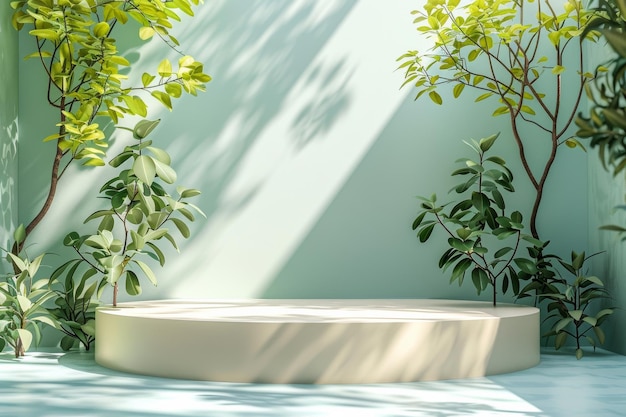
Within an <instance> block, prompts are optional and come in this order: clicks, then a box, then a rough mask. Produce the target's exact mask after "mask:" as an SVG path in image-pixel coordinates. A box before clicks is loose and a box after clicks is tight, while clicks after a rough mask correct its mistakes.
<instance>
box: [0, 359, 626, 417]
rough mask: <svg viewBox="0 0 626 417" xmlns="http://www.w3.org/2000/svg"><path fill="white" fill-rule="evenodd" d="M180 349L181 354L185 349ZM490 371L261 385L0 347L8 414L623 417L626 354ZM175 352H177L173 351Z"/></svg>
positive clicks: (3, 407) (3, 408) (1, 389)
mask: <svg viewBox="0 0 626 417" xmlns="http://www.w3.org/2000/svg"><path fill="white" fill-rule="evenodd" d="M181 354H184V352H182V353H181ZM541 359H542V360H541V364H540V365H539V366H537V367H535V368H532V369H529V370H525V371H521V372H516V373H513V374H507V375H498V376H492V377H488V378H477V379H466V380H455V381H438V382H421V383H405V384H379V385H258V384H232V383H217V382H198V381H182V380H169V379H162V378H153V377H144V376H138V375H129V374H123V373H120V372H115V371H111V370H108V369H106V368H102V367H100V366H98V365H97V364H95V362H94V360H93V355H92V354H91V353H85V352H73V353H68V354H63V353H59V352H53V351H47V352H33V353H29V354H28V356H27V357H26V358H23V359H20V360H16V359H14V358H13V357H12V355H11V354H10V353H8V352H5V353H2V354H0V416H3V417H4V416H6V417H31V416H33V417H34V416H37V417H74V416H80V417H169V416H172V417H175V416H189V417H196V416H197V417H200V416H201V417H239V416H241V417H261V416H272V417H286V416H298V417H309V416H324V417H326V416H341V417H350V416H355V417H357V416H358V417H383V416H384V417H409V416H411V417H413V416H428V417H448V416H515V417H521V416H536V417H539V416H551V417H556V416H563V417H586V416H590V417H604V416H626V356H620V355H615V354H612V353H608V352H604V351H599V352H596V353H593V352H588V353H586V356H585V357H584V358H583V359H582V360H580V361H577V360H576V359H575V358H574V357H573V356H572V355H571V352H570V354H565V353H555V352H553V351H545V352H543V353H542V357H541ZM174 360H175V359H174Z"/></svg>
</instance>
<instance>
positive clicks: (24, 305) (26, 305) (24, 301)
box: [15, 294, 33, 313]
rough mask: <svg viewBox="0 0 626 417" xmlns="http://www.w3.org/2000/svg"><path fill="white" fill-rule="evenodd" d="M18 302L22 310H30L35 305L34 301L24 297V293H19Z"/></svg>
mask: <svg viewBox="0 0 626 417" xmlns="http://www.w3.org/2000/svg"><path fill="white" fill-rule="evenodd" d="M15 298H16V299H17V302H18V304H19V306H20V310H22V312H24V313H25V312H27V311H28V310H30V308H31V307H32V306H33V303H32V301H30V300H29V299H28V298H26V297H24V296H23V295H20V294H18V295H17V296H16V297H15Z"/></svg>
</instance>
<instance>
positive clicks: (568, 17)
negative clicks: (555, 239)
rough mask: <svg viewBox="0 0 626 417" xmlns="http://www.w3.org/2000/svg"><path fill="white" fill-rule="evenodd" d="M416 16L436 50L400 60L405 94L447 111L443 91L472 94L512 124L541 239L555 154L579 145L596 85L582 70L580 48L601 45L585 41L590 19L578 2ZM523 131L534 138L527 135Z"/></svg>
mask: <svg viewBox="0 0 626 417" xmlns="http://www.w3.org/2000/svg"><path fill="white" fill-rule="evenodd" d="M553 3H554V4H553ZM412 14H414V15H415V20H414V23H415V25H416V29H417V32H418V33H419V34H420V36H423V37H425V38H427V39H429V41H430V45H431V46H430V48H429V49H428V50H426V51H416V50H413V51H408V52H406V53H405V54H403V55H402V56H400V57H399V58H398V61H399V62H400V65H399V68H400V69H402V70H403V71H404V72H405V81H404V83H403V86H412V87H413V88H415V89H417V94H416V99H419V98H420V97H426V96H427V97H429V98H430V99H431V100H432V101H433V102H434V103H436V104H442V103H443V97H442V96H441V94H439V91H440V89H441V88H442V87H449V88H450V89H451V90H452V94H453V96H454V97H455V98H458V97H460V96H461V95H462V94H465V92H466V91H468V90H473V91H475V92H476V94H477V97H476V99H475V101H477V102H478V101H483V100H488V99H490V100H492V101H493V102H494V110H493V113H492V115H493V116H504V117H508V118H509V121H510V126H511V134H512V137H513V141H514V143H515V145H516V147H517V150H518V154H519V158H520V162H521V164H522V166H523V168H524V172H525V174H526V176H527V178H528V180H529V181H530V183H531V184H532V186H533V188H534V190H535V194H534V196H533V198H532V200H533V202H532V207H531V210H530V218H529V227H530V232H531V234H532V236H533V237H535V238H536V239H540V233H539V230H537V216H538V213H539V208H540V205H541V201H542V198H543V192H544V188H545V184H546V182H547V181H548V178H549V176H550V172H551V170H552V167H553V165H554V161H555V159H556V155H557V152H558V151H559V150H560V149H562V148H563V145H565V146H569V147H576V146H579V145H580V143H579V142H578V141H577V140H576V139H575V138H573V137H572V136H571V135H569V134H568V129H569V127H570V126H571V125H572V123H573V120H574V117H575V115H576V112H577V111H578V107H579V104H580V101H581V98H582V95H583V91H584V86H585V85H586V84H587V83H588V82H589V80H591V79H592V78H593V77H594V75H593V74H592V73H590V72H588V71H587V70H586V69H585V67H584V64H585V50H584V48H583V45H582V42H583V40H585V39H591V40H595V39H596V37H597V34H596V33H595V32H593V31H590V32H585V33H583V31H584V29H585V27H586V25H587V23H588V22H589V20H590V18H591V13H590V12H589V11H588V10H586V9H585V8H584V7H583V5H582V2H581V1H578V0H567V1H565V2H558V4H557V2H553V1H541V2H540V1H536V2H530V1H527V0H521V1H518V0H503V1H494V0H487V1H484V0H475V1H470V2H467V3H466V2H464V3H461V2H460V1H459V0H444V1H441V0H428V1H427V2H426V4H425V5H424V6H423V8H421V9H419V10H414V11H413V12H412ZM568 60H569V61H571V62H572V64H571V65H572V66H573V67H568V64H567V62H568ZM565 85H567V88H568V90H570V91H573V92H574V95H573V97H574V100H573V101H571V102H570V101H565V100H564V99H563V95H562V93H563V88H564V86H565ZM522 127H524V128H534V129H535V130H536V131H535V132H533V133H531V134H526V135H525V134H524V131H523V129H522ZM538 140H540V141H543V142H544V143H548V144H549V148H548V149H549V150H548V151H547V152H544V158H543V161H542V162H541V163H540V164H539V165H535V166H532V165H531V164H530V163H529V158H528V155H529V154H530V153H532V152H534V151H535V150H536V148H537V146H535V145H534V142H535V141H538Z"/></svg>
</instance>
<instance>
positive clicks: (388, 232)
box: [20, 0, 587, 299]
mask: <svg viewBox="0 0 626 417" xmlns="http://www.w3.org/2000/svg"><path fill="white" fill-rule="evenodd" d="M415 6H416V5H415V4H408V3H407V2H405V1H401V0H394V1H385V2H382V1H379V0H361V1H333V2H327V1H321V0H300V1H291V0H272V1H267V0H257V1H250V0H221V1H211V2H205V4H204V5H203V6H201V7H199V8H198V9H197V18H196V19H195V20H190V19H185V21H184V22H183V24H182V25H181V26H179V27H177V28H175V29H174V33H175V35H176V36H177V38H178V39H179V40H180V41H181V44H182V45H183V48H184V51H185V53H189V54H191V55H194V57H195V58H197V59H199V60H201V61H203V62H204V63H205V70H206V72H208V73H210V74H211V75H212V76H213V77H214V80H213V81H212V82H211V83H210V84H209V86H208V91H207V92H206V93H203V94H201V95H200V96H198V97H195V98H194V97H186V98H184V99H182V100H181V101H178V102H176V103H175V104H174V111H173V112H172V113H171V114H170V113H169V112H167V111H165V110H162V109H161V108H160V107H158V105H154V106H153V107H152V109H151V113H150V115H149V117H151V118H156V117H161V118H162V119H163V121H162V122H161V125H160V126H159V128H158V130H157V131H155V134H154V139H155V140H156V141H157V144H158V145H157V146H161V147H164V148H166V149H167V150H168V152H170V154H171V155H172V157H173V159H174V161H175V162H174V164H175V166H176V167H177V170H178V173H179V179H180V183H181V184H184V185H187V186H190V187H196V188H200V189H201V190H202V191H203V195H202V196H201V198H200V199H199V200H198V201H197V203H198V205H199V206H200V207H201V208H202V209H203V210H204V211H205V212H206V213H207V216H208V219H207V220H203V221H200V222H198V223H197V224H195V225H194V228H193V230H192V237H191V239H190V240H189V241H187V242H185V243H184V244H183V245H182V246H183V247H182V250H181V252H182V253H181V254H180V255H179V254H176V253H173V252H172V253H168V261H167V264H166V266H165V268H164V269H163V270H162V271H161V272H159V280H160V284H159V286H158V287H157V288H152V287H149V286H146V287H145V290H144V291H145V292H144V294H143V295H142V298H147V299H149V298H173V297H176V298H196V297H200V298H203V297H204V298H209V297H243V298H246V297H305V298H313V297H332V298H337V297H347V298H355V297H366V298H376V297H424V298H430V297H442V298H475V290H474V289H473V287H472V286H471V284H470V283H469V282H467V283H465V284H464V286H463V287H462V288H461V289H459V288H458V287H456V286H452V287H451V286H449V285H448V284H447V282H448V278H447V277H446V276H444V274H443V273H442V272H441V271H439V270H438V268H437V257H438V254H439V253H440V251H441V249H442V246H441V245H440V244H438V243H435V242H432V243H429V244H427V245H420V244H419V242H418V241H417V239H416V238H415V237H414V234H413V232H412V231H411V228H410V226H411V223H412V221H413V218H414V215H415V213H416V210H417V205H418V202H417V200H416V199H415V196H416V195H420V194H426V195H429V194H430V193H432V192H435V191H436V192H438V193H439V194H441V196H442V199H443V198H445V193H446V192H447V190H448V189H449V188H450V186H451V185H452V184H453V183H454V179H453V178H451V177H450V175H449V173H450V172H451V170H452V169H453V168H454V161H455V160H456V159H457V158H459V157H461V156H464V155H467V153H466V152H467V151H466V149H468V148H467V147H466V146H465V145H463V144H462V142H461V141H462V140H464V139H469V138H476V139H479V138H480V137H483V136H487V135H490V134H492V133H494V132H497V131H502V139H500V141H499V143H498V145H497V151H498V153H500V154H502V155H503V156H504V157H505V158H506V159H507V160H508V161H509V162H510V164H511V165H512V168H513V169H514V170H516V173H517V179H518V184H517V188H518V189H519V192H518V194H517V196H516V197H515V201H517V202H518V203H519V204H520V205H522V206H524V207H527V205H528V204H529V201H528V200H529V198H530V195H531V192H530V185H529V184H528V182H527V181H526V180H525V179H524V176H523V175H522V173H521V171H519V164H518V163H517V162H515V161H516V160H517V159H516V158H517V156H516V153H515V150H514V149H513V147H512V142H511V137H510V133H509V131H508V125H507V120H506V118H505V117H502V118H495V119H494V118H491V117H490V116H489V115H490V114H491V111H492V107H491V105H489V104H488V103H479V104H475V103H473V98H472V97H470V95H468V97H467V98H466V99H463V100H459V101H452V100H450V101H449V102H448V103H446V104H445V105H444V106H435V105H433V104H431V103H429V102H427V101H420V102H417V103H416V102H414V101H413V100H412V95H413V94H414V92H413V91H408V90H399V86H400V84H401V83H402V73H401V72H400V71H395V67H396V65H397V64H396V62H395V59H396V58H397V56H399V55H400V54H402V53H403V52H404V51H406V50H407V49H413V48H419V47H420V40H419V39H418V37H417V36H416V34H415V30H414V28H413V25H412V19H413V17H412V15H411V14H410V11H411V9H412V8H414V7H415ZM20 39H21V43H20V46H21V48H23V50H22V51H21V54H22V55H23V54H25V53H26V50H27V49H28V47H29V46H28V45H29V43H28V42H29V40H28V39H27V36H24V34H22V35H21V38H20ZM31 47H32V45H31ZM165 56H169V57H170V58H172V59H176V56H177V55H176V54H175V53H174V52H173V51H170V50H167V49H163V48H161V47H160V46H159V43H158V42H157V41H156V40H153V41H151V42H150V43H148V44H146V45H145V46H143V47H141V48H136V49H133V51H132V53H131V54H130V56H129V58H130V59H131V60H132V61H133V62H135V61H136V62H137V63H138V64H139V65H140V66H141V67H142V68H147V67H153V66H155V65H156V64H158V62H159V61H160V60H161V59H162V58H164V57H165ZM144 66H145V67H144ZM34 70H35V67H34V63H33V62H22V63H20V71H21V73H22V74H28V81H26V80H24V78H26V77H22V78H23V80H22V81H21V84H20V88H21V99H22V103H21V107H20V111H21V113H20V120H21V129H23V138H24V140H23V142H22V143H21V144H20V146H21V148H20V151H21V156H20V158H21V159H20V162H21V163H20V180H21V183H20V187H21V188H20V204H22V205H26V206H27V207H26V208H25V209H24V211H23V215H24V217H27V216H30V215H32V213H33V212H34V210H36V206H35V205H33V204H31V203H28V202H30V201H32V199H33V198H39V199H41V198H42V197H43V195H44V192H43V188H42V184H43V183H44V182H45V179H46V177H47V176H48V175H49V173H48V170H49V168H48V166H49V163H48V162H44V161H43V159H39V158H34V157H33V152H32V151H33V150H35V149H43V148H42V147H41V144H40V143H39V142H38V141H40V140H41V138H43V137H45V136H46V135H48V134H50V133H52V132H44V131H42V130H41V129H40V126H41V125H42V123H40V122H38V121H39V120H43V121H46V120H48V117H47V116H43V115H44V114H46V111H45V110H44V106H42V105H40V104H38V103H40V102H41V100H42V98H41V93H40V91H39V92H38V90H40V88H41V85H40V84H37V83H39V82H40V81H37V76H35V75H34V72H33V71H34ZM141 72H142V69H141V68H140V69H139V70H138V73H139V74H140V73H141ZM39 80H40V78H39ZM35 93H37V94H40V96H39V97H37V96H35ZM48 114H49V113H48ZM46 152H48V151H47V150H46V151H45V152H44V154H45V153H46ZM44 156H45V155H44ZM104 172H105V171H89V172H87V171H84V172H82V174H81V176H80V178H79V179H78V180H72V179H71V178H70V177H69V176H68V178H66V179H65V180H64V181H66V183H65V184H62V185H63V187H64V189H63V191H61V192H60V197H59V200H58V201H57V202H56V203H55V205H54V206H53V208H52V211H51V213H50V217H49V219H47V223H46V224H47V225H46V226H43V225H42V228H41V229H40V230H39V231H38V232H37V233H36V235H35V236H34V237H35V239H34V241H36V242H38V245H37V249H38V250H41V251H48V252H58V251H59V242H60V241H61V239H62V237H63V234H64V232H66V231H67V230H66V227H70V226H71V227H76V226H79V225H80V223H81V220H82V218H84V217H85V216H86V215H87V214H89V213H90V212H91V211H92V210H93V209H94V207H95V206H94V200H93V198H92V197H93V196H94V195H93V192H92V191H86V190H85V189H84V186H85V185H90V186H93V187H95V186H96V185H98V186H99V184H100V182H101V181H102V179H103V178H106V174H105V173H104ZM569 181H574V182H576V183H577V184H585V183H586V157H585V155H584V154H583V153H582V152H569V153H566V154H565V155H564V156H563V158H562V160H561V159H560V160H559V161H558V164H557V166H556V168H555V176H554V180H553V181H552V182H551V183H550V184H549V185H548V188H549V190H548V191H547V193H546V194H547V195H546V201H545V202H544V207H543V211H542V216H543V217H542V220H541V223H540V225H542V226H544V230H545V234H546V236H547V237H549V238H552V239H553V241H554V244H553V246H554V248H553V249H554V250H555V251H557V252H560V253H561V254H564V253H565V254H566V253H568V252H569V250H570V249H572V248H570V247H569V246H570V245H571V244H572V243H575V244H576V249H577V250H583V249H585V247H584V246H586V242H587V226H586V225H587V204H586V201H587V195H586V187H581V189H580V190H577V191H576V192H571V191H568V190H569V189H570V188H569ZM523 210H524V211H525V212H527V211H529V207H528V208H524V209H523ZM572 224H575V225H577V227H571V225H572ZM559 242H560V243H559ZM581 246H583V247H581ZM54 259H56V258H52V261H51V262H55V261H54ZM483 298H485V299H486V298H488V297H487V296H486V295H483Z"/></svg>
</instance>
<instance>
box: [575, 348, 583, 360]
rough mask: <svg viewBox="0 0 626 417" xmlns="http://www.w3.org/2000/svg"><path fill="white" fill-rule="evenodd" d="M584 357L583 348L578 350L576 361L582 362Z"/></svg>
mask: <svg viewBox="0 0 626 417" xmlns="http://www.w3.org/2000/svg"><path fill="white" fill-rule="evenodd" d="M583 356H584V352H583V350H582V349H581V348H578V349H576V359H578V360H580V359H582V357H583Z"/></svg>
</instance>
